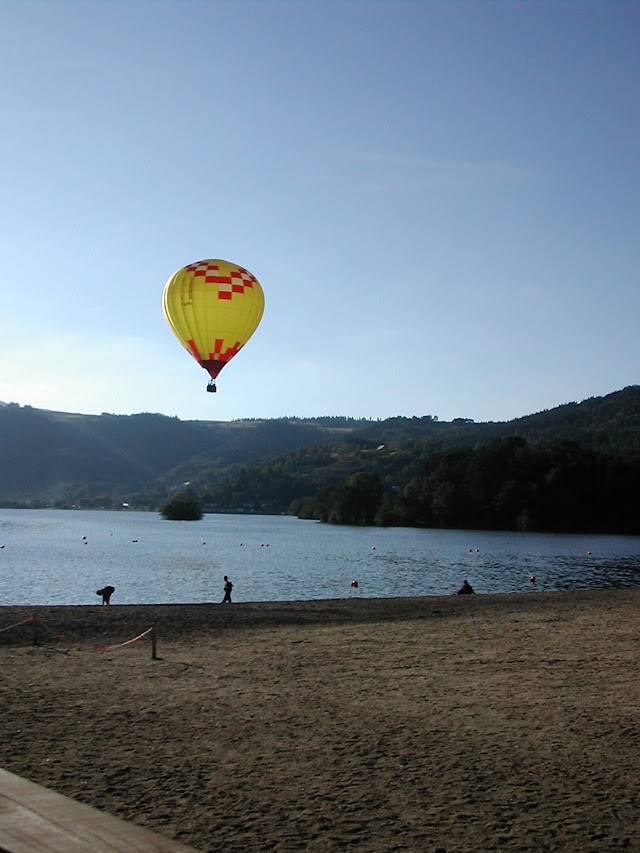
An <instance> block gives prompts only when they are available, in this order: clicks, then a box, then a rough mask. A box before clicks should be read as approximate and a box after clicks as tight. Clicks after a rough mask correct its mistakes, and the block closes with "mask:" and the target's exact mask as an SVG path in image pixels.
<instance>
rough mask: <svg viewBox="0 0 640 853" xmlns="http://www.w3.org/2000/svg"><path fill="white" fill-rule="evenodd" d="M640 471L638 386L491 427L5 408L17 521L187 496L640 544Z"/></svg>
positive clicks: (1, 411) (1, 447) (9, 487)
mask: <svg viewBox="0 0 640 853" xmlns="http://www.w3.org/2000/svg"><path fill="white" fill-rule="evenodd" d="M639 460H640V387H638V386H631V387H629V388H625V389H623V390H622V391H618V392H615V393H613V394H609V395H607V396H606V397H599V398H590V399H588V400H585V401H583V402H581V403H569V404H567V405H563V406H559V407H557V408H555V409H552V410H549V411H545V412H540V413H537V414H533V415H529V416H528V417H524V418H519V419H517V420H513V421H510V422H489V423H474V422H473V421H471V420H468V419H464V418H457V419H455V420H453V421H450V422H446V421H440V420H438V418H437V417H435V416H431V415H425V416H421V417H417V416H416V417H410V418H406V417H397V418H391V419H388V420H384V421H371V420H355V419H353V418H346V417H319V418H315V419H304V420H303V419H299V418H295V417H288V418H281V419H274V420H266V421H261V420H255V421H238V422H216V421H179V420H178V419H177V418H167V417H164V416H161V415H154V414H140V415H131V416H114V415H108V414H103V415H100V416H89V415H78V414H66V413H59V412H58V413H56V412H46V411H42V410H36V409H32V408H30V407H28V406H25V407H19V406H16V405H8V406H0V502H1V503H2V504H4V505H5V506H29V505H31V506H80V507H96V506H97V507H118V506H121V505H122V504H123V503H125V502H126V503H128V504H129V505H131V506H137V507H140V508H148V509H156V508H157V507H159V506H160V505H161V504H163V503H164V502H165V501H166V499H167V497H168V496H171V495H173V494H175V493H176V492H180V491H185V490H186V491H188V492H189V493H190V494H192V495H196V496H197V497H198V498H199V499H200V500H202V501H203V503H204V505H205V508H206V509H208V510H209V511H229V510H231V511H238V512H292V513H294V514H299V515H301V516H304V517H311V518H318V519H321V520H324V521H331V522H335V523H367V524H370V523H376V524H411V525H426V526H448V527H450V526H454V527H455V526H459V527H489V528H490V527H499V528H510V529H523V530H524V529H529V530H533V529H576V530H577V529H606V530H621V531H625V532H636V530H637V527H638V522H637V521H636V520H635V519H636V518H638V517H640V512H639V511H638V509H639V508H638V502H637V499H636V497H635V495H636V493H638V492H640V475H639V471H638V464H639V462H638V461H639ZM187 484H188V485H187Z"/></svg>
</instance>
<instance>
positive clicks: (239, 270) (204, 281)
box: [162, 260, 264, 391]
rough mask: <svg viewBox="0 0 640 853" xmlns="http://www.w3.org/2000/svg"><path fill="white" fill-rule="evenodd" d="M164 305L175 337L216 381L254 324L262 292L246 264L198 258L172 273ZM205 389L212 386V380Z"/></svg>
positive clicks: (240, 347) (164, 297)
mask: <svg viewBox="0 0 640 853" xmlns="http://www.w3.org/2000/svg"><path fill="white" fill-rule="evenodd" d="M162 307H163V309H164V316H165V317H166V320H167V323H168V324H169V326H170V327H171V330H172V331H173V333H174V335H175V336H176V338H177V339H178V340H179V341H180V343H181V344H182V345H183V347H184V348H185V349H186V350H187V352H188V353H189V354H190V355H192V356H193V358H195V360H196V361H197V362H198V364H199V365H200V366H201V367H204V369H205V370H206V371H208V373H209V375H210V376H211V379H212V380H215V378H216V377H217V375H218V374H219V373H220V371H221V370H222V368H223V367H224V366H225V364H228V363H229V362H230V361H231V359H232V358H233V357H234V356H235V355H237V354H238V352H240V350H241V349H242V347H243V346H244V345H245V344H246V343H247V341H248V340H249V338H250V337H251V335H253V333H254V332H255V330H256V329H257V328H258V324H259V322H260V320H261V319H262V313H263V311H264V293H263V292H262V288H261V287H260V284H259V282H258V280H257V279H256V277H255V276H254V275H252V274H251V273H250V272H249V271H248V270H246V269H244V267H239V266H237V265H236V264H231V263H229V262H228V261H219V260H209V261H198V262H197V263H195V264H189V266H186V267H183V268H182V269H180V270H178V272H177V273H175V274H174V275H172V276H171V278H170V279H169V281H168V282H167V283H166V284H165V287H164V292H163V294H162ZM208 390H212V391H214V390H215V384H214V383H213V382H211V383H210V384H209V389H208Z"/></svg>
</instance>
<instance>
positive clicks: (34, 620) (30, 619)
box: [0, 616, 157, 660]
mask: <svg viewBox="0 0 640 853" xmlns="http://www.w3.org/2000/svg"><path fill="white" fill-rule="evenodd" d="M29 624H32V625H33V632H34V638H33V643H34V645H36V637H35V632H36V626H40V627H41V628H43V629H44V630H45V631H46V632H47V633H48V634H49V635H50V636H52V637H53V638H54V639H55V640H58V641H59V642H62V643H66V644H67V645H73V641H72V640H69V639H68V638H67V637H63V636H62V635H61V634H56V632H55V631H52V630H51V628H49V627H48V626H47V625H45V623H44V622H43V621H42V619H40V618H39V617H38V616H27V617H26V618H25V619H21V620H20V622H15V623H14V624H13V625H7V626H6V627H5V628H0V633H2V632H3V631H10V630H11V629H12V628H18V627H19V626H20V625H29ZM149 634H151V657H152V658H153V660H157V654H156V632H155V626H154V625H152V626H151V628H147V630H146V631H143V632H142V633H141V634H138V636H137V637H132V638H131V639H130V640H125V641H124V643H115V644H114V645H113V646H93V647H92V648H91V651H93V652H107V651H111V650H112V649H121V648H122V647H123V646H130V645H131V643H137V642H138V640H142V639H143V638H144V637H146V636H148V635H149Z"/></svg>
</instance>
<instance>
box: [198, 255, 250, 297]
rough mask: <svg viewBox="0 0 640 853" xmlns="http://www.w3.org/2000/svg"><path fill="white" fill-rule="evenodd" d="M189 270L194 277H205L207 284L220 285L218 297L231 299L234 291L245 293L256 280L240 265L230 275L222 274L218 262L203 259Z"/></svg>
mask: <svg viewBox="0 0 640 853" xmlns="http://www.w3.org/2000/svg"><path fill="white" fill-rule="evenodd" d="M187 270H188V271H189V272H191V273H193V277H194V278H204V281H205V284H217V285H218V299H227V300H230V299H232V297H233V294H234V293H244V292H245V290H246V289H247V288H252V287H253V283H254V281H255V280H256V279H255V276H253V275H251V273H250V272H249V271H248V270H245V269H243V268H242V267H238V268H237V269H235V270H233V271H232V272H231V273H229V275H220V268H219V266H218V265H217V264H212V263H209V262H208V261H201V262H200V263H199V264H191V266H189V267H187Z"/></svg>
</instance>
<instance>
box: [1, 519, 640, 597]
mask: <svg viewBox="0 0 640 853" xmlns="http://www.w3.org/2000/svg"><path fill="white" fill-rule="evenodd" d="M224 574H227V575H229V576H230V578H231V579H232V580H233V583H234V591H233V597H234V601H237V602H242V601H291V600H309V599H325V598H349V597H354V596H356V597H365V598H384V597H389V596H421V595H448V594H450V593H453V592H455V591H456V590H457V589H458V587H459V586H460V584H461V582H462V581H463V580H464V579H465V578H467V579H468V580H469V581H470V583H471V584H472V586H473V587H474V589H475V590H476V592H478V593H490V592H514V591H520V592H522V591H527V590H531V589H536V590H560V589H598V588H599V589H601V588H605V587H639V586H640V537H635V536H582V535H581V536H577V535H551V534H541V533H531V534H529V533H502V532H482V531H464V530H463V531H460V530H417V529H413V528H378V527H364V528H362V527H337V526H332V525H324V524H320V523H318V522H313V521H300V520H299V519H296V518H291V517H286V516H255V515H206V516H205V517H204V519H203V520H202V521H198V522H176V521H165V520H164V519H162V518H160V516H159V515H158V514H156V513H145V512H100V511H96V512H92V511H73V510H11V509H6V510H2V509H0V604H3V605H7V604H21V605H25V604H26V605H30V604H97V603H99V599H98V598H97V596H96V594H95V591H96V589H98V588H99V587H102V586H105V585H106V584H112V585H113V586H115V587H116V592H115V595H114V596H113V599H112V604H154V603H187V602H193V603H197V602H208V601H219V600H221V598H222V576H223V575H224ZM531 576H535V578H536V581H535V584H532V583H531V582H530V580H529V578H530V577H531ZM352 580H357V581H358V588H357V589H352V588H351V581H352Z"/></svg>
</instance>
